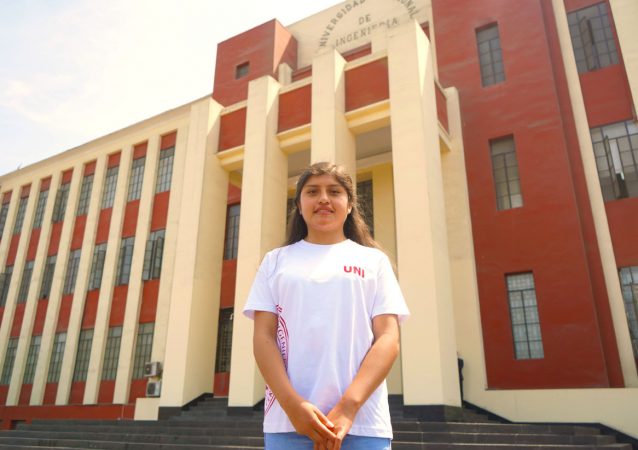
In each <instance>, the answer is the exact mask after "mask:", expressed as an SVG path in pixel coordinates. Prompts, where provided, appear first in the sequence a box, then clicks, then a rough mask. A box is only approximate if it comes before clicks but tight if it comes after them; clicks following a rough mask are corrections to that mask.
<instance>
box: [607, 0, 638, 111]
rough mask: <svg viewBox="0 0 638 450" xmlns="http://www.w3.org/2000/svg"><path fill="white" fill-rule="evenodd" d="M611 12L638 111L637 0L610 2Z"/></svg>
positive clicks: (635, 108)
mask: <svg viewBox="0 0 638 450" xmlns="http://www.w3.org/2000/svg"><path fill="white" fill-rule="evenodd" d="M609 4H610V5H611V12H612V16H613V18H614V24H615V25H616V34H617V35H618V41H619V42H620V52H621V53H622V58H623V61H624V63H625V70H626V73H627V80H628V81H629V88H630V90H631V97H632V100H633V105H634V115H635V114H636V110H637V109H638V27H637V26H636V24H638V2H636V0H610V1H609Z"/></svg>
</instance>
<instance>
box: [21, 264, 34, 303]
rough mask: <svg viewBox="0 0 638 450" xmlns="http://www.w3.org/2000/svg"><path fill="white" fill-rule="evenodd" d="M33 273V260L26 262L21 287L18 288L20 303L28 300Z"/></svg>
mask: <svg viewBox="0 0 638 450" xmlns="http://www.w3.org/2000/svg"><path fill="white" fill-rule="evenodd" d="M32 274H33V261H27V262H25V263H24V270H23V271H22V281H21V282H20V289H19V290H18V303H24V302H26V301H27V296H28V295H29V287H30V286H31V275H32Z"/></svg>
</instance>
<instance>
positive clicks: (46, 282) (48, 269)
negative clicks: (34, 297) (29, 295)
mask: <svg viewBox="0 0 638 450" xmlns="http://www.w3.org/2000/svg"><path fill="white" fill-rule="evenodd" d="M56 259H57V256H56V255H53V256H49V257H48V258H47V260H46V262H45V263H44V264H45V265H44V275H43V276H42V284H41V285H40V297H39V298H49V295H50V294H51V283H52V282H53V272H54V271H55V260H56Z"/></svg>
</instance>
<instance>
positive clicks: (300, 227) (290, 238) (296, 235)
mask: <svg viewBox="0 0 638 450" xmlns="http://www.w3.org/2000/svg"><path fill="white" fill-rule="evenodd" d="M313 175H317V176H319V175H332V176H333V177H334V178H335V180H337V182H338V183H339V184H340V185H341V186H343V188H344V189H345V190H346V193H347V194H348V204H349V206H350V207H351V208H352V209H351V211H350V214H348V216H347V217H346V221H345V223H344V224H343V234H344V235H345V236H346V238H348V239H350V240H352V241H354V242H356V243H357V244H360V245H365V246H366V247H374V248H379V244H377V243H376V241H375V240H374V238H373V237H372V235H371V234H370V230H369V229H368V225H366V223H365V221H364V220H363V216H362V215H361V211H360V208H359V202H358V200H357V191H356V189H355V186H354V183H353V182H352V178H351V177H350V175H348V173H347V172H346V170H345V169H344V168H343V167H342V166H338V165H336V164H332V163H328V162H319V163H315V164H312V165H311V166H309V167H308V168H307V169H306V170H304V171H303V173H302V174H301V175H300V176H299V180H297V189H296V192H295V204H294V206H293V208H292V211H290V216H289V217H288V231H287V238H286V245H290V244H294V243H295V242H299V241H300V240H302V239H303V238H305V237H306V236H307V235H308V226H307V225H306V222H305V221H304V219H303V217H302V216H301V212H300V211H299V200H300V197H301V190H302V189H303V187H304V186H305V185H306V182H307V181H308V179H309V178H310V177H311V176H313Z"/></svg>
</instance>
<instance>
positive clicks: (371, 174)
mask: <svg viewBox="0 0 638 450" xmlns="http://www.w3.org/2000/svg"><path fill="white" fill-rule="evenodd" d="M636 23H638V4H636V2H635V1H634V0H603V1H600V0H530V1H525V2H517V6H516V8H513V7H512V2H511V1H509V0H480V1H476V2H469V3H468V2H464V1H456V0H455V1H450V0H434V1H432V2H426V1H424V0H347V1H345V2H342V3H340V4H338V5H335V6H334V7H332V8H329V9H327V10H325V11H323V12H320V13H318V14H316V15H313V16H311V17H308V18H306V19H303V20H301V21H300V22H297V23H295V24H292V25H290V26H287V27H284V26H282V25H281V24H280V23H279V22H277V21H276V20H272V21H270V22H267V23H265V24H263V25H260V26H258V27H255V28H253V29H251V30H248V31H245V32H243V33H241V34H239V35H237V36H234V37H232V38H230V39H228V40H226V41H224V42H221V43H220V44H219V45H218V52H217V64H216V68H215V81H214V89H213V92H212V95H206V96H205V97H203V98H201V99H199V100H196V101H194V102H192V103H189V104H186V105H183V106H181V107H178V108H176V109H174V110H171V111H167V112H164V113H162V114H159V115H157V116H155V117H152V118H150V119H148V120H145V121H143V122H140V123H137V124H134V125H131V126H130V127H127V128H125V129H122V130H119V131H116V132H114V133H112V134H110V135H107V136H104V137H102V138H100V139H97V140H95V141H92V142H88V143H86V144H84V145H82V146H80V147H77V148H74V149H71V150H68V151H66V152H64V153H61V154H59V155H57V156H54V157H52V158H49V159H47V160H44V161H41V162H39V163H36V164H33V165H31V166H28V167H25V168H23V169H21V170H18V171H16V172H13V173H9V174H6V175H4V176H2V177H0V203H1V204H0V233H1V240H0V271H1V274H2V275H1V276H0V314H1V317H2V322H1V324H0V368H1V369H2V372H1V374H0V403H1V404H3V405H4V406H2V407H0V414H1V415H0V418H1V419H2V420H3V422H2V426H3V427H5V428H8V427H10V426H11V424H12V423H14V422H15V421H19V420H31V419H33V418H43V417H103V418H137V419H157V418H158V417H159V416H161V415H163V414H165V413H168V412H170V411H172V410H174V409H175V408H180V407H182V406H183V405H185V404H187V403H188V402H190V401H192V400H193V399H195V398H197V397H199V396H200V395H202V394H205V393H211V392H213V393H215V394H216V395H221V396H228V398H229V407H231V408H246V407H252V406H253V405H255V404H257V403H258V402H259V401H261V399H263V395H264V384H263V380H262V379H261V377H260V375H259V372H258V370H257V367H256V365H255V362H254V360H253V358H252V344H251V340H252V324H251V322H250V321H249V320H248V319H246V318H244V317H243V316H242V315H241V314H239V313H238V314H234V312H239V311H240V310H241V308H242V306H243V303H244V301H245V298H246V296H247V293H248V290H249V289H250V285H251V282H252V279H253V277H254V274H255V272H256V270H257V267H258V266H259V263H260V261H261V258H262V256H263V255H264V253H265V252H266V251H268V250H270V249H272V248H274V247H277V246H279V245H281V244H282V242H283V241H284V236H285V226H286V215H287V211H288V210H289V208H290V198H291V197H292V196H293V193H294V183H295V180H296V177H297V176H298V175H299V173H300V172H301V171H302V170H303V168H304V167H305V166H307V165H308V164H310V163H312V162H317V161H334V162H337V163H339V164H343V165H345V166H346V167H347V168H349V170H350V172H351V173H353V174H356V179H357V186H358V190H359V193H360V196H361V197H362V199H363V202H364V203H365V207H364V210H365V213H366V219H367V221H368V223H369V224H370V226H371V228H372V229H373V230H374V235H375V238H376V239H377V240H378V241H379V242H380V244H381V245H382V246H383V247H384V249H386V251H387V252H388V254H389V255H390V257H391V259H393V261H394V262H395V263H396V267H397V275H398V278H399V282H400V284H401V287H402V290H403V292H404V295H405V297H406V300H407V302H408V305H409V307H410V310H411V313H412V316H411V318H410V320H408V321H407V322H406V323H405V324H404V326H403V327H402V336H401V340H402V342H401V357H400V359H399V360H398V361H397V363H396V364H395V366H394V368H393V370H392V372H391V373H390V376H389V378H388V383H389V389H390V392H391V393H392V394H402V395H403V399H404V403H405V406H406V408H408V409H410V410H412V411H413V412H414V413H415V414H423V415H427V416H430V417H434V416H445V417H448V418H449V417H453V416H454V413H455V411H456V408H458V407H459V406H460V405H461V401H462V399H461V390H460V389H459V371H458V360H459V358H460V359H462V360H463V372H462V373H463V381H462V382H463V400H465V401H468V402H470V403H473V404H475V405H477V406H479V407H482V408H484V409H487V410H489V411H492V412H494V413H496V414H498V415H500V416H503V417H506V418H508V419H510V420H512V421H542V422H598V423H603V424H605V425H608V426H610V427H612V428H616V429H618V430H619V431H622V432H625V433H627V434H630V435H632V436H634V437H638V425H637V424H636V422H635V415H636V413H638V406H637V405H638V373H637V369H636V367H637V364H638V233H637V232H636V231H635V230H636V226H635V223H637V222H638V124H637V122H636V104H637V99H638V34H637V33H636V31H635V24H636ZM148 362H154V363H157V364H150V365H149V364H146V363H148Z"/></svg>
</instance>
